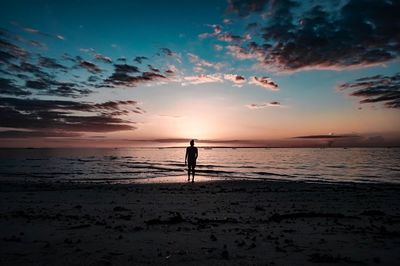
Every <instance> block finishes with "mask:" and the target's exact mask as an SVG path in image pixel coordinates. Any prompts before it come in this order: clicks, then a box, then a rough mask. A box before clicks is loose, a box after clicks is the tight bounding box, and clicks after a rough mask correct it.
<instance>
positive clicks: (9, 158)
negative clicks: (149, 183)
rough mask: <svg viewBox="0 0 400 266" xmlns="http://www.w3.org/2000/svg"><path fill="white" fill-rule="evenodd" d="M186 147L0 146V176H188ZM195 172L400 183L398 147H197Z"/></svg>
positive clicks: (115, 178) (134, 178)
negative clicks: (20, 147)
mask: <svg viewBox="0 0 400 266" xmlns="http://www.w3.org/2000/svg"><path fill="white" fill-rule="evenodd" d="M184 155H185V149H184V148H162V149H161V148H119V149H88V148H85V149H77V148H70V149H64V148H63V149H0V180H17V181H24V180H28V181H51V182H53V181H60V182H63V181H74V182H80V181H84V182H113V183H119V182H121V183H122V182H123V183H126V182H135V181H139V180H151V179H153V178H160V177H161V178H162V177H168V176H182V175H186V168H185V166H184ZM196 169H197V172H196V174H197V175H200V176H208V177H211V178H216V179H218V178H224V179H238V178H239V179H275V180H295V181H298V180H305V181H317V182H378V183H400V148H348V149H343V148H326V149H319V148H301V149H299V148H271V149H266V148H236V149H235V148H213V149H205V148H199V158H198V162H197V167H196Z"/></svg>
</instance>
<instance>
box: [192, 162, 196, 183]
mask: <svg viewBox="0 0 400 266" xmlns="http://www.w3.org/2000/svg"><path fill="white" fill-rule="evenodd" d="M195 167H196V165H192V182H194V173H195V170H194V169H195Z"/></svg>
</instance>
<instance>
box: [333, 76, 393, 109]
mask: <svg viewBox="0 0 400 266" xmlns="http://www.w3.org/2000/svg"><path fill="white" fill-rule="evenodd" d="M339 89H340V90H351V93H350V95H351V96H355V97H359V98H361V100H360V103H383V104H384V106H385V107H388V108H400V73H397V74H395V75H393V76H383V75H376V76H372V77H364V78H360V79H357V80H355V81H354V82H348V83H344V84H342V85H340V86H339Z"/></svg>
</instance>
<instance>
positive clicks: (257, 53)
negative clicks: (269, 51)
mask: <svg viewBox="0 0 400 266" xmlns="http://www.w3.org/2000/svg"><path fill="white" fill-rule="evenodd" d="M226 49H227V50H228V54H230V55H231V56H233V57H235V58H237V59H239V60H245V59H259V58H263V56H264V51H262V50H260V49H258V48H257V49H252V48H250V47H248V48H247V49H245V48H242V47H240V46H238V45H228V46H226Z"/></svg>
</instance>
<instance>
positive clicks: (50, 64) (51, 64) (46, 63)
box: [39, 56, 67, 69]
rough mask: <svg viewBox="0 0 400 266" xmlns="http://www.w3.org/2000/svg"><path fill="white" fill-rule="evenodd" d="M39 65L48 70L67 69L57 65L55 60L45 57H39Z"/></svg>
mask: <svg viewBox="0 0 400 266" xmlns="http://www.w3.org/2000/svg"><path fill="white" fill-rule="evenodd" d="M39 65H40V66H42V67H46V68H50V69H67V68H66V67H65V66H63V65H61V64H59V63H57V61H56V60H55V59H53V58H49V57H45V56H40V57H39Z"/></svg>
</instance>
